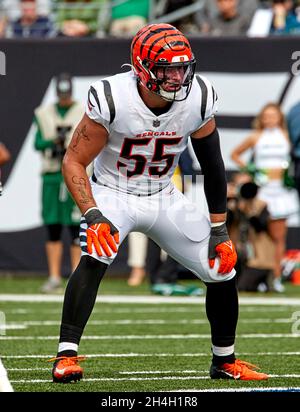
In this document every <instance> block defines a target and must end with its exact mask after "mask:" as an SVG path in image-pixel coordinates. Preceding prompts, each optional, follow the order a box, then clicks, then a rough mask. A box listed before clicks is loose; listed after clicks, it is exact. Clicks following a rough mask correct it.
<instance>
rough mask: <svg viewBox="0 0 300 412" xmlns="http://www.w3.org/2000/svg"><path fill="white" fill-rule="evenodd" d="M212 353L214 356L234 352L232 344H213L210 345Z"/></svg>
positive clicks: (227, 354)
mask: <svg viewBox="0 0 300 412" xmlns="http://www.w3.org/2000/svg"><path fill="white" fill-rule="evenodd" d="M212 351H213V354H214V355H216V356H229V355H232V354H233V353H234V345H231V346H214V345H212Z"/></svg>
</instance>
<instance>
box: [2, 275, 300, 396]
mask: <svg viewBox="0 0 300 412" xmlns="http://www.w3.org/2000/svg"><path fill="white" fill-rule="evenodd" d="M42 282H43V279H33V278H32V279H25V278H24V279H13V278H0V290H1V293H2V294H3V293H15V294H32V293H39V288H40V286H41V284H42ZM188 283H189V284H190V283H194V284H195V283H197V281H196V282H193V281H188ZM101 294H103V295H108V294H112V295H132V296H133V298H134V295H144V296H145V295H150V293H149V287H148V285H147V283H144V284H143V285H141V286H140V287H137V288H130V287H129V286H127V284H126V281H125V280H124V279H109V278H107V279H105V280H104V281H103V284H102V285H101V293H100V295H101ZM241 296H250V294H248V295H245V294H244V295H241ZM251 296H254V297H261V296H265V297H266V299H267V298H268V297H280V298H281V297H299V287H293V286H292V285H289V284H288V285H287V291H286V293H285V294H280V295H278V294H267V295H263V294H252V295H251ZM191 301H194V300H193V299H191ZM61 309H62V303H57V302H56V303H55V302H53V303H52V302H36V303H33V302H3V301H1V300H0V311H2V312H4V314H5V316H6V322H7V325H8V326H11V327H17V326H18V327H20V326H23V327H24V328H23V329H20V328H18V329H14V328H12V329H11V328H10V329H8V330H7V331H6V335H5V336H2V337H1V336H0V348H1V350H0V353H1V356H2V360H3V363H4V365H5V367H6V368H7V370H8V374H9V378H10V380H11V381H12V384H13V387H14V389H15V391H21V392H39V391H42V392H45V391H47V392H58V391H60V392H71V391H75V392H81V391H82V392H89V391H90V392H125V391H126V392H139V391H146V392H151V391H170V390H186V391H189V390H201V389H211V388H213V389H220V388H245V387H247V388H251V387H255V388H257V387H263V388H267V387H282V388H290V387H300V363H299V361H298V359H299V355H298V354H292V352H298V351H299V336H298V337H295V338H294V337H286V336H283V337H271V336H270V337H268V336H267V334H291V330H292V323H293V321H292V316H293V313H294V312H297V311H300V306H299V307H297V306H284V305H282V304H281V305H271V306H270V305H264V306H256V305H255V304H253V305H247V306H246V305H241V306H240V317H239V324H238V330H237V340H236V352H237V354H238V355H239V357H240V358H242V359H243V360H246V361H249V362H251V363H254V364H258V365H259V366H260V367H261V369H262V371H264V372H267V373H269V374H271V375H275V377H271V378H270V379H269V380H268V381H267V382H266V381H261V382H244V381H235V382H233V381H212V380H210V379H207V377H208V369H209V366H210V361H211V354H210V338H209V333H210V331H209V324H208V322H207V320H206V315H205V308H204V305H203V304H200V303H199V304H189V303H176V304H171V303H160V304H147V303H118V302H116V303H104V302H102V303H101V302H99V303H96V305H95V308H94V311H93V314H92V316H91V318H90V321H89V323H88V325H87V327H86V329H85V332H84V335H83V338H82V341H81V345H80V354H85V355H87V360H86V361H85V362H84V363H83V364H82V365H83V367H84V372H85V380H82V381H81V382H79V383H76V384H70V385H57V384H53V383H52V382H51V363H47V362H46V360H47V356H54V355H55V354H56V350H57V341H58V333H59V324H60V318H61ZM47 321H48V322H50V323H47ZM244 334H247V335H249V334H265V336H266V337H264V338H260V337H244V336H241V335H244ZM194 335H196V336H194ZM199 335H200V336H199ZM205 335H208V336H205ZM95 336H96V337H98V338H97V339H91V338H89V339H88V337H95ZM10 337H11V338H13V337H17V338H20V339H17V340H10V339H8V338H10ZM28 338H30V339H28ZM286 352H289V354H284V353H286ZM89 354H93V355H95V356H94V357H90V358H89V357H88V355H89ZM29 355H32V356H33V357H28V356H29ZM14 356H18V358H14ZM26 356H27V357H26ZM16 369H18V370H16ZM283 375H285V376H283ZM286 375H289V377H288V376H286ZM294 375H296V376H294ZM298 376H299V377H298ZM89 379H96V380H94V381H89ZM40 380H42V381H43V382H39V381H40ZM33 381H36V382H33Z"/></svg>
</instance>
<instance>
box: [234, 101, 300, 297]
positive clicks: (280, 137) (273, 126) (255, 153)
mask: <svg viewBox="0 0 300 412" xmlns="http://www.w3.org/2000/svg"><path fill="white" fill-rule="evenodd" d="M248 150H252V158H253V164H252V165H251V171H252V172H253V168H254V170H255V172H256V173H254V175H255V178H256V179H255V180H256V183H258V184H259V185H260V186H261V187H260V189H259V192H258V199H261V200H263V201H265V202H266V203H267V205H268V210H269V213H270V224H269V232H270V236H271V237H272V239H273V241H274V244H275V265H274V277H275V279H274V285H273V287H274V289H275V290H276V291H277V292H281V291H283V290H284V287H283V285H282V284H281V260H282V259H283V257H284V253H285V247H286V234H287V223H286V220H287V217H288V216H289V215H291V214H292V213H295V212H296V211H297V207H298V205H297V204H295V201H294V198H293V193H291V192H290V190H288V189H287V188H286V187H285V186H284V175H285V171H286V169H287V167H288V165H289V161H290V142H289V137H288V133H287V129H286V126H285V119H284V115H283V113H282V111H281V109H280V107H279V106H278V105H277V104H275V103H270V104H267V105H266V106H265V107H264V108H263V109H262V110H261V112H260V113H259V115H258V116H257V118H256V121H255V130H254V132H253V133H252V134H251V135H250V136H249V137H248V138H246V140H245V141H243V142H242V143H241V144H240V145H238V146H237V147H236V149H235V150H234V151H233V152H232V155H231V158H232V160H233V161H234V162H235V163H236V164H237V165H238V166H239V167H241V168H242V169H247V165H246V163H245V161H244V160H243V159H242V157H241V155H242V154H243V153H244V152H246V151H248ZM248 170H250V168H249V165H248Z"/></svg>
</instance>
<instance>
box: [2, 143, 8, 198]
mask: <svg viewBox="0 0 300 412" xmlns="http://www.w3.org/2000/svg"><path fill="white" fill-rule="evenodd" d="M9 160H10V152H9V150H8V149H7V147H6V146H5V145H4V143H2V142H0V196H1V195H2V183H1V166H2V165H4V164H5V163H7V162H8V161H9Z"/></svg>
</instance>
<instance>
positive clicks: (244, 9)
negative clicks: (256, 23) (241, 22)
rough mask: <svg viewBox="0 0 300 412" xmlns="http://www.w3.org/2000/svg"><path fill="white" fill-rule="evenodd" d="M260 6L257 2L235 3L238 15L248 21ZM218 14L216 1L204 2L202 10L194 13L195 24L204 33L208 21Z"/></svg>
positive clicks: (240, 1)
mask: <svg viewBox="0 0 300 412" xmlns="http://www.w3.org/2000/svg"><path fill="white" fill-rule="evenodd" d="M260 4H261V1H259V0H239V1H238V2H237V11H238V14H239V15H240V16H243V17H245V18H247V19H249V21H250V20H251V18H252V17H253V15H254V13H255V12H256V10H257V8H258V7H259V5H260ZM218 14H219V8H218V2H217V1H216V0H212V1H206V2H205V4H204V7H203V10H200V11H198V12H196V13H195V19H196V21H197V24H198V26H199V27H201V28H202V31H203V32H204V33H205V32H207V31H208V29H209V21H210V20H214V19H216V18H217V16H218Z"/></svg>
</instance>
